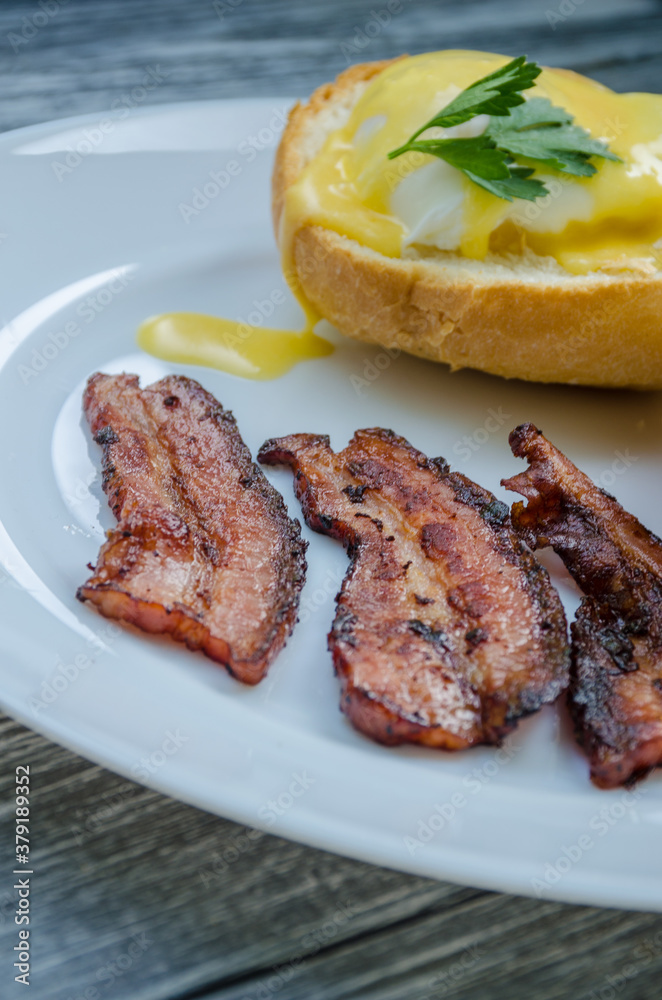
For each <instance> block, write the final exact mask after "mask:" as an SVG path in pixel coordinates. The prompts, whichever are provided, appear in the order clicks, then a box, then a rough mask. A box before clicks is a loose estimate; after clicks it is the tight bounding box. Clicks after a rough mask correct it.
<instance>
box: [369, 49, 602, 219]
mask: <svg viewBox="0 0 662 1000" xmlns="http://www.w3.org/2000/svg"><path fill="white" fill-rule="evenodd" d="M540 72H541V69H540V66H538V65H537V64H536V63H534V62H528V61H527V58H526V56H519V57H518V58H517V59H513V60H512V62H509V63H508V64H507V65H506V66H502V67H501V69H498V70H496V72H495V73H490V74H489V76H485V77H483V78H482V79H480V80H477V81H476V82H475V83H472V84H471V86H470V87H467V88H466V90H463V91H462V93H461V94H458V95H457V97H456V98H454V100H452V101H451V102H450V104H447V105H446V107H445V108H443V109H442V110H441V111H440V112H439V113H438V114H436V115H435V116H434V118H431V119H430V121H429V122H426V123H425V125H423V126H422V127H421V128H419V129H418V131H416V132H414V134H413V135H412V136H411V138H410V139H409V140H408V141H407V142H406V143H405V144H404V145H403V146H399V147H398V149H394V150H392V151H391V152H390V153H389V154H388V158H389V160H393V159H395V157H396V156H401V155H402V154H403V153H409V152H412V151H416V152H420V153H429V154H431V155H432V156H438V157H439V159H441V160H445V161H446V163H450V165H451V166H453V167H457V169H458V170H462V171H463V173H465V174H466V176H467V177H468V178H469V179H470V180H472V181H474V183H475V184H479V185H480V186H481V187H483V188H485V189H486V190H487V191H490V192H491V193H492V194H494V195H496V196H497V197H498V198H505V199H506V201H512V200H513V198H523V199H525V200H526V201H535V199H536V198H539V197H541V196H542V195H545V194H547V193H548V190H547V188H546V187H545V185H544V184H543V182H542V181H540V180H537V179H536V178H534V177H532V176H531V175H532V174H533V173H534V167H530V166H528V165H526V164H524V165H522V164H518V163H517V159H518V158H522V159H524V160H525V161H533V162H534V163H539V164H543V165H544V166H546V167H550V168H551V169H552V170H557V171H559V172H560V173H565V174H573V175H575V176H577V177H590V176H592V175H593V174H594V173H595V172H596V167H595V166H594V164H593V163H591V157H593V156H599V157H601V158H602V159H605V160H619V161H620V157H619V156H616V155H615V154H614V153H612V152H611V151H610V150H609V148H608V147H607V145H606V144H605V143H604V142H600V141H599V140H598V139H591V137H590V135H589V133H588V132H587V131H586V130H585V129H583V128H581V127H580V126H579V125H575V124H573V122H574V118H573V116H572V115H571V114H569V113H568V112H567V111H565V110H564V108H557V107H555V106H554V105H553V104H552V103H551V101H548V100H547V98H546V97H531V98H529V99H528V100H526V99H525V98H524V97H523V96H522V91H523V90H528V89H529V88H531V87H533V86H534V85H535V80H536V78H537V77H538V76H539V75H540ZM476 115H489V116H490V122H489V125H488V126H487V128H486V130H485V131H484V132H483V134H482V135H478V136H472V137H468V138H463V139H459V138H454V139H443V138H442V139H436V138H435V139H419V136H421V135H422V134H423V133H424V132H426V131H427V130H428V129H430V128H452V127H453V126H454V125H461V124H462V123H463V122H467V121H470V120H471V119H472V118H475V117H476Z"/></svg>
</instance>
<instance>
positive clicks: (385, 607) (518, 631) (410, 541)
mask: <svg viewBox="0 0 662 1000" xmlns="http://www.w3.org/2000/svg"><path fill="white" fill-rule="evenodd" d="M258 458H259V460H260V461H261V462H266V463H267V464H270V465H276V464H285V465H289V466H290V467H291V468H292V470H293V471H294V473H295V489H296V493H297V496H298V498H299V500H300V501H301V505H302V509H303V513H304V516H305V518H306V521H307V522H308V524H309V525H310V527H311V528H313V529H314V530H316V531H319V532H322V533H323V534H326V535H330V536H331V537H333V538H337V539H338V540H339V541H341V542H342V543H343V544H344V546H345V548H346V549H347V552H348V554H349V556H350V559H351V564H350V568H349V570H348V573H347V575H346V577H345V580H344V582H343V585H342V589H341V591H340V594H339V595H338V597H337V605H338V606H337V612H336V616H335V621H334V623H333V627H332V630H331V632H330V634H329V648H330V650H331V652H332V654H333V662H334V666H335V669H336V673H337V674H338V675H339V677H340V681H341V686H342V698H341V707H342V709H343V711H344V712H346V714H347V715H348V716H349V718H350V719H351V720H352V722H353V723H354V725H355V726H356V727H357V729H360V730H362V731H363V732H364V733H367V735H369V736H371V737H372V738H373V739H376V740H379V741H380V742H383V743H402V742H411V743H423V744H426V745H427V746H434V747H442V748H444V749H447V750H457V749H461V748H462V747H468V746H471V745H473V744H476V743H498V742H499V741H500V740H501V738H502V737H503V736H504V735H505V734H506V733H507V732H509V730H511V729H512V728H513V727H514V726H515V724H516V721H517V719H518V718H519V717H521V716H523V715H528V714H529V713H531V712H535V711H536V710H537V709H538V708H540V706H541V705H543V704H544V703H545V702H551V701H553V700H554V699H555V698H556V697H557V695H558V694H559V693H560V692H561V691H562V690H563V689H564V688H565V687H566V685H567V671H568V648H567V639H566V622H565V616H564V613H563V608H562V606H561V602H560V600H559V598H558V595H557V593H556V591H555V590H554V589H553V587H552V586H551V584H550V581H549V578H548V576H547V573H546V571H545V570H544V569H543V568H542V567H541V566H540V565H539V564H538V563H537V562H536V560H535V558H534V557H533V556H532V554H531V553H530V552H528V551H527V550H526V549H525V548H524V546H523V545H522V544H521V543H520V542H519V540H518V539H517V537H516V536H515V534H514V532H513V531H512V529H511V527H510V522H509V515H508V508H507V506H506V505H505V504H503V503H500V502H498V501H497V500H495V498H494V497H493V496H492V494H491V493H488V492H487V490H483V489H481V488H480V487H479V486H476V484H475V483H472V482H471V480H469V479H466V478H465V477H464V476H462V475H460V474H459V473H454V472H450V471H449V468H448V465H447V464H446V463H445V462H444V461H443V459H427V458H426V457H425V455H423V454H421V452H419V451H416V449H415V448H413V447H412V446H411V445H410V444H409V443H408V442H407V441H405V440H404V438H401V437H397V436H396V435H395V434H393V432H392V431H387V430H381V429H373V430H364V431H358V432H357V433H356V434H355V436H354V438H353V440H352V441H351V442H350V444H349V445H348V446H347V448H345V449H344V451H341V452H339V453H338V454H334V452H333V451H332V450H331V448H330V447H329V439H328V437H326V436H316V435H312V434H296V435H292V436H291V437H285V438H280V439H278V440H273V441H267V442H266V444H264V445H263V446H262V448H261V449H260V452H259V455H258Z"/></svg>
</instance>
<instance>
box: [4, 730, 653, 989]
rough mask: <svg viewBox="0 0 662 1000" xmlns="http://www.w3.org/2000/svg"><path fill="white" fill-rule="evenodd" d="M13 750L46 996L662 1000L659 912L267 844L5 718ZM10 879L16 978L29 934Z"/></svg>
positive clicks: (8, 822) (7, 891)
mask: <svg viewBox="0 0 662 1000" xmlns="http://www.w3.org/2000/svg"><path fill="white" fill-rule="evenodd" d="M0 744H1V745H2V765H3V766H2V775H1V776H0V802H1V803H3V806H4V808H3V810H2V813H1V814H0V839H1V847H0V871H2V872H3V873H4V872H8V871H10V870H11V867H12V862H11V856H10V851H9V844H10V840H9V838H10V833H11V827H12V824H13V815H12V812H11V809H10V803H11V789H12V787H13V773H14V768H15V767H16V765H17V764H18V763H24V762H29V763H30V766H31V771H32V776H33V828H32V844H33V854H32V859H33V866H34V871H35V877H34V884H35V886H37V887H38V894H36V895H35V897H33V906H34V911H33V914H34V916H33V927H34V930H33V935H34V940H35V943H36V947H37V949H38V952H36V953H35V954H37V957H36V958H35V964H34V977H33V987H32V996H35V997H38V998H39V1000H42V998H43V1000H67V997H68V995H69V994H68V993H63V992H62V983H61V978H62V977H63V976H65V977H66V985H67V989H68V990H69V991H70V993H71V996H72V997H77V996H84V995H85V990H90V989H92V988H95V989H97V990H99V991H100V992H99V996H104V997H111V998H113V1000H116V998H117V1000H124V998H131V1000H163V998H166V997H168V998H175V997H184V996H189V995H190V994H191V993H193V992H194V991H195V992H194V995H196V996H197V995H202V994H204V993H205V992H206V991H207V989H211V990H212V993H211V997H214V998H216V1000H241V998H244V997H256V998H257V997H259V996H260V995H261V994H260V987H261V984H262V990H264V988H265V987H264V984H265V983H267V982H268V981H269V980H272V986H273V984H274V983H279V984H280V985H279V989H278V995H279V996H280V997H283V998H286V1000H304V998H310V997H314V998H315V1000H340V998H342V997H361V998H364V997H365V998H366V1000H373V998H375V1000H377V998H380V1000H381V998H384V1000H391V998H393V1000H396V998H397V1000H408V998H411V1000H423V997H425V996H428V995H431V996H437V997H438V996H445V995H449V996H458V997H467V998H469V997H471V998H472V1000H474V998H478V997H485V998H487V997H489V998H490V1000H501V998H504V1000H505V998H506V997H508V998H519V997H529V996H531V995H532V994H534V995H535V996H536V998H537V1000H557V998H559V1000H560V998H562V997H563V998H565V997H568V996H572V997H577V998H580V997H582V996H584V995H585V994H586V995H588V994H590V991H591V990H594V989H597V988H600V989H601V988H603V987H605V988H606V986H607V985H608V979H607V977H608V976H612V977H615V976H616V977H617V976H623V975H624V973H623V971H622V970H623V969H624V968H625V967H626V966H630V965H632V966H633V967H634V968H635V973H634V979H636V990H637V992H636V994H635V993H633V995H636V996H638V997H650V998H651V1000H653V998H657V995H658V994H657V993H656V992H655V989H656V988H657V987H656V986H655V984H656V982H657V981H658V980H659V977H660V975H661V974H662V917H660V916H659V915H649V914H641V913H636V914H634V913H620V912H617V911H609V910H597V909H591V908H584V907H570V906H563V905H562V904H558V903H551V902H548V901H536V900H526V899H517V898H514V897H509V896H501V895H497V894H492V893H483V892H479V891H477V890H472V889H463V888H460V887H456V886H450V885H446V884H441V883H436V882H432V881H428V880H425V879H420V878H414V877H411V876H407V875H403V874H399V873H397V872H391V871H386V870H382V869H378V868H374V867H372V866H370V865H365V864H361V863H359V862H354V861H350V860H347V859H343V858H338V857H335V856H333V855H330V854H325V853H322V852H319V851H313V850H310V849H308V848H304V847H300V846H298V845H296V844H292V843H289V842H287V841H284V840H280V839H278V838H275V837H271V836H267V835H261V834H260V835H257V834H256V833H255V832H251V831H248V830H246V829H244V828H242V827H239V826H237V825H236V824H234V823H230V822H229V821H226V820H221V819H217V818H215V817H213V816H209V815H207V814H205V813H202V812H199V811H198V810H195V809H191V808H189V807H188V806H185V805H183V804H181V803H178V802H174V801H172V800H170V799H167V798H164V797H163V796H160V795H157V794H156V793H154V792H151V791H148V790H147V789H144V788H141V787H140V786H137V785H134V784H133V783H132V782H127V781H125V780H124V779H122V778H119V777H117V776H114V775H111V774H109V773H108V772H106V771H104V770H103V769H102V768H99V767H96V766H94V765H91V764H89V763H88V762H86V761H83V760H81V759H80V758H79V757H76V756H75V755H74V754H70V753H68V752H67V751H66V750H63V749H61V748H58V747H54V746H53V745H52V744H50V743H49V742H48V741H47V740H44V739H43V738H42V737H40V736H37V735H36V734H33V733H30V732H29V731H28V730H25V729H24V728H23V727H22V726H19V725H18V724H17V723H15V722H12V721H11V720H8V719H6V718H4V719H3V720H2V721H0ZM11 884H12V883H11V881H7V880H5V882H4V884H3V885H2V886H0V979H2V980H4V981H6V972H7V971H8V969H7V966H6V958H7V956H8V955H9V953H10V951H11V948H12V947H13V944H14V942H15V938H16V927H15V926H14V925H13V923H12V913H13V909H14V907H15V895H14V894H13V893H12V891H11ZM136 938H137V940H138V942H142V943H143V944H144V946H145V950H144V951H143V952H141V953H140V955H139V957H138V958H135V959H132V960H131V964H130V965H129V966H128V967H127V968H126V969H125V970H124V971H123V972H122V974H121V976H120V975H119V972H120V971H121V969H120V968H119V967H118V966H117V965H116V964H114V963H116V962H117V961H118V959H119V960H120V962H126V961H128V959H127V958H126V956H128V955H129V953H128V948H129V945H130V944H131V943H132V942H134V943H135V939H136ZM646 942H649V944H648V945H647V944H646ZM651 942H652V945H651V944H650V943H651ZM129 957H130V956H129ZM458 963H459V966H458ZM463 963H464V964H463ZM628 971H629V974H631V970H628ZM285 980H287V982H285ZM442 987H445V991H444V989H442ZM633 988H634V984H633ZM200 991H202V994H201V993H200ZM0 995H3V996H4V994H3V993H1V992H0ZM264 995H265V994H264V992H262V996H264ZM211 997H210V1000H211ZM89 1000H97V997H96V996H94V994H92V996H91V997H90V998H89Z"/></svg>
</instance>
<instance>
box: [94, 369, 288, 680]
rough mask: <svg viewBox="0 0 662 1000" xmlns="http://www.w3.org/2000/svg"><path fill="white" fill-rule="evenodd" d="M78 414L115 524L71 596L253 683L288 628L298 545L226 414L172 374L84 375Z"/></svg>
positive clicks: (193, 385) (200, 390) (282, 510)
mask: <svg viewBox="0 0 662 1000" xmlns="http://www.w3.org/2000/svg"><path fill="white" fill-rule="evenodd" d="M83 408H84V411H85V415H86V417H87V420H88V422H89V425H90V428H91V430H92V433H93V435H94V437H95V440H96V441H97V443H98V444H100V445H102V446H103V449H104V459H103V487H104V490H105V491H106V493H107V495H108V500H109V503H110V505H111V507H112V510H113V513H114V514H115V516H116V518H117V521H118V525H117V528H115V529H114V530H113V531H111V532H109V534H108V541H107V542H105V544H104V545H103V546H102V547H101V551H100V553H99V560H98V562H97V566H96V569H95V571H94V574H93V575H92V577H91V578H90V579H89V580H88V581H87V583H85V584H84V585H83V586H82V587H80V588H79V590H78V593H77V596H78V598H79V599H80V600H81V601H86V600H87V601H90V602H92V603H93V604H94V605H96V607H97V608H98V610H99V611H100V612H101V613H102V614H103V615H106V617H108V618H120V619H124V620H125V621H128V622H131V623H132V624H134V625H137V626H138V627H139V628H141V629H144V630H145V631H146V632H167V633H170V635H172V637H173V638H174V639H177V640H178V641H180V642H185V643H186V645H187V646H188V647H189V648H190V649H201V650H203V652H205V653H206V654H207V656H209V657H211V658H212V659H213V660H217V661H218V662H219V663H222V664H224V665H225V666H226V667H227V669H228V670H229V671H230V673H231V674H232V675H233V676H235V677H237V678H238V679H239V680H241V681H244V682H245V683H246V684H256V683H257V682H258V681H259V680H261V679H262V677H264V675H265V673H266V671H267V668H268V666H269V664H270V663H271V661H272V660H273V659H274V657H275V656H276V654H277V653H278V651H279V650H280V649H281V648H282V646H283V645H284V643H285V640H286V638H287V636H288V635H289V634H290V632H291V631H292V628H293V626H294V622H295V621H296V614H297V607H298V602H299V591H300V589H301V587H302V585H303V580H304V576H305V571H306V561H305V555H304V553H305V549H306V543H305V542H303V541H302V539H301V531H300V526H299V522H298V521H292V520H290V518H289V517H288V516H287V512H286V509H285V505H284V503H283V499H282V497H281V496H280V494H279V493H278V492H277V491H276V490H275V489H274V488H273V487H272V486H271V485H270V484H269V483H268V482H267V480H266V479H265V477H264V473H263V472H262V470H261V469H260V468H259V467H258V466H257V465H254V464H253V462H252V459H251V455H250V452H249V450H248V448H247V447H246V445H245V444H244V442H243V441H242V439H241V436H240V434H239V431H238V430H237V425H236V423H235V420H234V417H233V416H232V414H231V413H230V412H229V411H228V410H224V409H223V407H222V406H221V405H220V403H218V402H217V400H216V399H214V397H213V396H211V395H210V394H209V393H208V392H205V390H204V389H203V388H202V387H201V386H200V385H198V383H197V382H194V381H193V380H192V379H188V378H183V377H182V376H176V375H172V376H169V377H167V378H164V379H161V381H160V382H156V383H155V384H154V385H152V386H149V387H147V388H146V389H142V390H141V389H140V387H139V381H138V378H137V376H135V375H112V376H111V375H103V374H96V375H93V376H92V378H91V379H90V380H89V382H88V385H87V388H86V390H85V394H84V398H83Z"/></svg>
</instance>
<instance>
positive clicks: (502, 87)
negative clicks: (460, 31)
mask: <svg viewBox="0 0 662 1000" xmlns="http://www.w3.org/2000/svg"><path fill="white" fill-rule="evenodd" d="M541 72H542V70H541V69H540V66H538V65H537V64H536V63H530V62H527V59H526V56H519V58H517V59H513V61H512V62H509V63H508V64H507V65H506V66H502V67H501V69H498V70H496V72H494V73H490V75H489V76H484V77H483V78H482V79H481V80H476V82H475V83H472V84H471V86H470V87H467V88H466V90H463V91H462V93H461V94H458V95H457V97H456V98H455V99H454V100H452V101H451V103H450V104H447V105H446V107H445V108H444V109H443V110H442V111H440V112H439V114H437V115H435V116H434V118H431V119H430V121H429V122H426V124H425V125H423V127H422V128H419V130H418V132H414V134H413V136H412V137H411V138H412V139H416V138H417V137H418V136H419V135H421V134H422V133H423V132H425V131H427V129H429V128H435V127H438V128H451V127H452V126H453V125H461V124H462V123H463V122H468V121H469V120H470V119H471V118H475V117H476V115H507V114H509V113H510V109H511V108H514V107H516V106H517V105H518V104H522V103H523V102H524V98H523V97H522V95H521V91H522V90H528V88H529V87H532V86H533V81H534V80H535V79H536V77H537V76H538V75H539V74H540V73H541ZM409 141H410V142H411V139H410V140H409ZM388 155H389V157H390V158H391V159H392V158H393V156H394V155H397V150H396V152H395V153H389V154H388Z"/></svg>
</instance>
